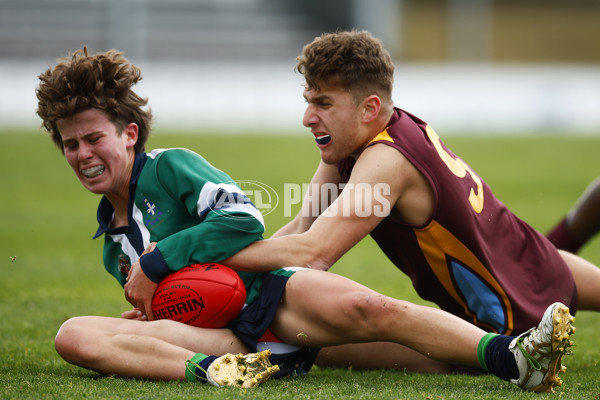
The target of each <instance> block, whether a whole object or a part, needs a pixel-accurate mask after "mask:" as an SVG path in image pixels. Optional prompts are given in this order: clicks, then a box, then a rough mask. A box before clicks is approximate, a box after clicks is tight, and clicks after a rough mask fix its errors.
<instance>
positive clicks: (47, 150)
mask: <svg viewBox="0 0 600 400" xmlns="http://www.w3.org/2000/svg"><path fill="white" fill-rule="evenodd" d="M446 143H447V144H448V145H449V146H450V147H451V148H452V149H453V150H454V151H455V152H456V153H458V154H459V155H461V156H462V157H463V158H464V159H465V160H466V161H467V162H468V163H469V164H470V165H471V166H472V167H473V168H474V169H475V170H476V171H478V172H479V174H480V175H481V176H483V178H484V179H485V180H487V182H488V183H489V184H490V185H491V187H492V188H493V189H494V190H495V192H496V195H497V196H498V197H499V198H500V199H501V200H502V201H504V202H505V203H506V204H507V205H508V206H509V207H510V208H512V209H513V210H514V211H515V212H516V214H517V215H519V216H520V217H522V218H523V219H525V220H526V221H527V222H529V223H530V224H531V225H533V226H534V227H535V228H537V229H539V230H541V231H546V230H547V229H548V228H550V226H551V225H553V224H554V222H556V221H557V219H558V218H559V217H561V216H562V215H563V214H564V212H566V210H567V209H568V208H569V207H570V206H571V205H572V203H573V202H574V201H575V200H576V198H577V197H578V196H579V194H580V193H581V192H582V191H583V189H584V188H585V187H586V185H587V184H588V183H589V182H590V181H591V180H592V179H594V178H595V177H596V176H597V175H598V166H599V164H598V154H600V139H598V138H565V137H561V136H552V135H550V136H548V137H545V136H541V135H536V136H523V137H518V138H517V137H511V138H498V137H482V138H478V137H450V138H447V139H446ZM158 147H188V148H191V149H193V150H195V151H197V152H199V153H201V154H203V155H204V156H205V157H206V158H207V159H208V160H209V161H210V162H212V163H213V164H214V165H215V166H217V167H219V168H221V169H223V170H225V171H227V172H228V173H229V174H230V175H231V176H232V177H233V178H234V179H235V180H249V179H251V180H255V181H259V182H263V183H265V184H267V185H269V186H271V187H272V188H274V189H275V190H276V191H280V190H282V188H283V184H284V183H307V182H309V180H310V177H311V175H312V172H313V169H314V167H315V166H316V164H317V162H318V152H317V150H316V149H315V147H314V144H313V142H312V140H311V138H310V136H309V135H305V136H281V137H276V136H260V135H255V136H235V135H210V134H207V135H203V136H192V135H169V134H162V133H161V132H156V133H155V134H154V137H153V138H152V140H151V142H150V143H149V146H148V148H149V149H151V148H158ZM0 148H1V149H2V154H3V156H2V157H1V158H0V177H1V180H0V182H1V184H2V189H1V190H0V221H1V225H0V272H1V274H0V276H1V277H2V278H1V279H2V289H3V290H2V291H0V316H1V318H0V361H1V362H0V399H24V398H29V399H34V398H35V399H39V398H60V399H71V398H74V399H78V398H86V399H104V398H110V399H134V398H139V399H148V398H157V399H158V398H160V399H177V398H203V399H211V398H237V397H242V396H243V398H245V399H254V398H256V399H275V398H277V399H286V398H303V399H322V398H344V399H346V398H347V399H507V398H516V399H529V398H538V395H535V394H531V393H525V392H522V391H520V390H519V389H517V388H516V387H514V386H513V385H510V384H507V383H505V382H502V381H499V380H498V379H496V378H493V377H489V376H488V377H477V378H474V377H464V376H436V375H427V374H414V373H405V372H398V371H380V370H378V371H364V372H362V371H351V370H345V369H339V370H337V369H318V368H315V369H313V371H311V373H310V374H309V375H307V376H304V377H298V378H286V379H282V380H272V381H269V382H268V383H267V384H265V385H264V386H262V387H259V388H256V389H254V390H250V391H241V390H239V389H231V388H226V389H218V388H213V387H209V386H207V385H194V384H187V383H182V382H146V381H139V380H126V379H117V378H113V377H105V376H101V375H99V374H96V373H93V372H90V371H87V370H84V369H81V368H77V367H74V366H71V365H69V364H67V363H65V362H64V361H63V360H62V359H61V358H60V357H59V356H58V355H57V354H56V352H55V351H54V347H53V338H54V335H55V333H56V331H57V329H58V327H59V326H60V324H61V323H62V322H63V321H64V320H65V319H66V318H68V317H71V316H76V315H86V314H94V315H106V316H118V315H119V314H120V313H121V312H122V311H124V310H126V309H129V305H128V304H127V303H126V301H125V300H124V298H123V294H122V289H120V287H119V286H118V284H117V283H116V281H114V279H113V278H112V277H111V276H109V275H108V274H107V273H106V272H105V271H104V268H103V266H102V264H101V245H102V242H101V240H96V241H93V240H92V239H91V238H92V236H93V234H94V232H95V230H96V223H95V210H96V205H97V202H98V200H99V199H98V198H97V197H96V196H95V195H93V194H90V193H88V192H86V191H85V190H84V189H83V188H82V187H81V186H80V184H79V183H78V181H77V179H76V178H75V176H74V174H73V173H72V171H71V170H70V168H69V166H68V165H67V163H66V162H65V160H64V158H63V157H62V155H61V154H60V152H59V151H58V150H57V149H55V148H54V147H53V145H52V144H51V142H50V140H49V139H47V138H45V137H44V134H43V133H41V132H14V133H0ZM265 219H266V223H267V234H266V236H269V235H270V234H272V233H273V232H274V231H275V229H276V228H278V227H279V226H281V225H282V224H284V223H285V222H286V218H285V217H284V216H283V211H282V209H281V208H279V209H276V210H275V211H273V212H272V213H270V214H268V215H267V216H266V218H265ZM582 255H583V256H584V257H586V258H588V259H590V260H591V261H593V262H594V263H596V264H598V265H600V241H599V240H594V241H592V242H591V243H590V244H589V245H588V246H586V247H585V249H584V251H583V252H582ZM332 271H334V272H337V273H340V274H343V275H346V276H349V277H351V278H353V279H355V280H357V281H359V282H361V283H364V284H365V285H367V286H370V287H372V288H374V289H377V290H378V291H380V292H383V293H385V294H388V295H391V296H394V297H398V298H403V299H408V300H411V301H414V302H417V303H420V304H425V303H424V302H423V301H422V300H420V299H419V298H418V297H416V295H415V293H414V291H413V289H412V287H411V286H410V283H409V282H408V280H407V279H406V278H405V277H404V276H403V275H402V274H401V273H400V272H398V271H397V270H395V268H394V267H393V266H392V265H391V264H390V262H389V261H387V259H386V258H385V257H384V256H383V255H382V254H381V253H380V252H379V251H378V249H377V248H376V246H375V245H374V243H373V242H372V241H371V240H370V239H365V240H364V241H363V242H361V243H360V244H359V245H358V246H357V247H356V248H355V249H353V250H352V251H350V252H349V253H348V254H347V255H346V256H344V257H343V258H342V259H341V260H340V261H339V262H338V264H336V266H334V268H333V269H332ZM575 325H576V326H577V328H578V330H577V333H576V335H575V336H574V337H573V339H574V340H575V343H576V347H575V348H574V353H575V355H574V356H573V357H570V358H568V359H567V360H566V362H565V364H566V365H567V366H568V371H567V373H566V374H564V379H565V385H564V386H563V387H562V388H560V389H558V392H559V393H558V394H556V395H553V398H559V397H560V398H564V399H594V398H596V399H598V398H599V396H600V395H599V392H600V368H599V365H598V364H599V362H598V360H599V359H600V342H599V340H598V332H599V331H600V315H598V314H593V313H589V312H581V313H578V314H577V321H576V324H575ZM407 329H410V327H407ZM544 398H546V396H544Z"/></svg>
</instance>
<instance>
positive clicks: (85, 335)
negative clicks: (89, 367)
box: [54, 317, 94, 365]
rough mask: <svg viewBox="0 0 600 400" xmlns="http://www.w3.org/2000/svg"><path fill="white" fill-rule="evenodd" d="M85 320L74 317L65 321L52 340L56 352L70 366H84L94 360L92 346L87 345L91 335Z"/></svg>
mask: <svg viewBox="0 0 600 400" xmlns="http://www.w3.org/2000/svg"><path fill="white" fill-rule="evenodd" d="M85 318H86V317H75V318H71V319H69V320H67V321H65V322H64V323H63V324H62V325H61V327H60V329H59V330H58V333H57V334H56V338H55V339H54V348H55V349H56V352H57V353H58V354H59V355H60V356H61V357H62V358H63V359H64V360H65V361H67V362H69V363H71V364H76V365H85V364H86V363H89V362H91V360H92V359H93V358H94V355H93V354H94V346H91V345H89V339H90V338H91V336H92V335H91V332H90V331H89V328H88V327H87V325H86V323H85V322H86V320H85ZM86 343H87V344H86ZM92 361H93V360H92Z"/></svg>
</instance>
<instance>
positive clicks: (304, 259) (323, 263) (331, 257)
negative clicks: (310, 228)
mask: <svg viewBox="0 0 600 400" xmlns="http://www.w3.org/2000/svg"><path fill="white" fill-rule="evenodd" d="M298 256H299V257H298V258H299V259H300V260H301V262H300V263H299V265H300V266H303V267H307V268H311V269H318V270H320V271H327V270H328V269H329V268H331V266H332V265H333V264H334V263H335V262H336V261H337V260H338V259H339V256H337V255H336V253H335V251H334V250H332V249H330V248H328V247H327V246H323V244H322V243H306V244H305V245H304V246H302V251H301V254H299V255H298Z"/></svg>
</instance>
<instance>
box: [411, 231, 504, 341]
mask: <svg viewBox="0 0 600 400" xmlns="http://www.w3.org/2000/svg"><path fill="white" fill-rule="evenodd" d="M414 232H415V234H416V236H417V240H418V242H419V246H420V247H421V250H422V251H423V254H424V256H425V258H426V259H427V262H428V263H429V265H430V267H431V269H432V271H433V272H434V274H435V275H436V276H437V278H438V280H439V281H440V282H441V284H442V285H443V286H444V288H445V289H446V290H447V291H448V293H449V294H450V295H451V296H452V298H454V300H456V302H457V303H458V304H460V305H461V306H462V307H463V308H464V310H465V313H466V314H467V315H469V316H470V317H472V318H473V321H474V323H475V324H476V325H477V323H478V322H479V321H478V319H477V316H476V315H474V314H473V313H472V312H471V311H470V310H469V307H468V305H467V304H466V303H465V301H464V299H463V298H462V297H461V296H460V295H459V294H458V292H457V290H456V288H455V286H454V283H453V281H452V277H451V275H450V270H449V267H448V263H447V256H450V257H453V258H455V259H456V260H459V261H460V262H461V263H463V264H464V265H467V266H468V267H469V268H471V269H472V270H473V271H474V272H475V273H476V274H478V275H479V276H480V277H481V279H483V280H484V281H485V282H486V283H487V284H488V285H490V286H491V287H492V288H493V289H494V291H495V292H496V294H497V295H498V296H499V299H500V300H501V301H502V304H503V305H504V308H505V309H506V332H504V334H505V335H510V334H511V332H512V330H513V312H512V307H511V304H510V300H509V299H508V296H507V295H506V293H505V292H504V290H503V289H502V286H500V284H499V283H498V282H497V281H496V279H495V278H494V277H493V276H492V274H491V273H490V272H489V271H488V270H487V269H486V268H485V267H484V265H483V264H482V263H481V261H479V259H478V258H477V257H476V256H475V255H474V254H473V253H472V252H471V251H470V250H469V249H468V248H467V247H466V246H465V245H464V244H463V243H462V242H461V241H460V240H458V239H457V238H456V237H455V236H454V235H452V233H450V231H448V230H447V229H446V228H444V227H443V226H442V225H440V224H439V223H438V222H437V221H432V222H431V223H430V224H429V225H428V226H426V227H425V228H422V229H415V230H414ZM486 325H487V324H486Z"/></svg>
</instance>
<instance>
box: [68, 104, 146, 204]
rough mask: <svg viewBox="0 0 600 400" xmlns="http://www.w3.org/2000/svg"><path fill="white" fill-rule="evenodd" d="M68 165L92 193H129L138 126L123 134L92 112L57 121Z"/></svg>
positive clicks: (98, 111) (130, 127)
mask: <svg viewBox="0 0 600 400" xmlns="http://www.w3.org/2000/svg"><path fill="white" fill-rule="evenodd" d="M57 126H58V130H59V132H60V134H61V137H62V140H63V149H64V153H65V158H66V159H67V162H68V163H69V165H70V166H71V168H72V169H73V171H74V172H75V175H76V176H77V178H78V179H79V181H80V182H81V184H82V185H83V186H84V187H85V188H86V189H87V190H89V191H90V192H92V193H96V194H104V195H107V197H109V199H110V196H111V195H113V196H114V195H119V194H122V193H123V190H125V191H126V192H125V194H126V195H127V193H128V190H129V189H128V188H129V178H130V176H129V175H130V173H131V168H132V166H133V160H134V158H135V152H134V148H133V146H134V145H135V142H136V140H137V125H136V124H129V125H127V127H126V128H125V129H124V130H123V131H122V132H118V131H117V129H118V128H117V126H116V125H115V124H114V123H112V122H111V121H110V119H109V116H108V114H106V113H105V112H103V111H101V110H97V109H89V110H85V111H82V112H80V113H78V114H75V115H74V116H72V117H69V118H66V119H62V120H59V121H57Z"/></svg>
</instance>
